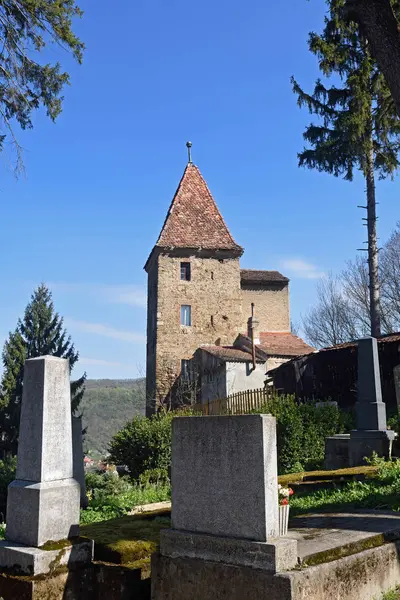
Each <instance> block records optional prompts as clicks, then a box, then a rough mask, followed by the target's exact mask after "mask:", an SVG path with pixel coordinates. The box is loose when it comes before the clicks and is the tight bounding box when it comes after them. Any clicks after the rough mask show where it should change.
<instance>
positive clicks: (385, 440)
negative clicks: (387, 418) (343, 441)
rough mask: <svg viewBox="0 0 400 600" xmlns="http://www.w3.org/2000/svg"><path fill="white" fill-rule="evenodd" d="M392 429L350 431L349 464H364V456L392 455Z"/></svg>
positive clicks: (386, 456) (353, 465) (384, 456)
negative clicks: (374, 454)
mask: <svg viewBox="0 0 400 600" xmlns="http://www.w3.org/2000/svg"><path fill="white" fill-rule="evenodd" d="M394 438H395V433H394V431H390V430H388V431H362V430H361V431H352V432H351V437H350V443H349V465H350V467H356V466H358V465H362V464H365V462H366V461H365V458H371V456H372V454H373V453H374V452H376V454H377V455H378V456H382V457H383V458H386V459H389V458H390V457H391V455H392V445H393V441H394Z"/></svg>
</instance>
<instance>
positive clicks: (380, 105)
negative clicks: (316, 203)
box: [292, 0, 400, 335]
mask: <svg viewBox="0 0 400 600" xmlns="http://www.w3.org/2000/svg"><path fill="white" fill-rule="evenodd" d="M327 5H328V16H327V17H326V19H325V27H324V29H323V31H322V33H321V34H316V33H311V34H310V37H309V49H310V51H311V52H312V53H313V54H314V55H315V56H316V57H317V59H318V63H319V68H320V70H321V72H322V74H323V76H324V80H322V79H318V80H317V82H316V84H315V87H314V90H313V92H312V93H311V94H308V93H306V92H305V91H304V90H303V89H302V88H301V87H300V85H299V84H298V83H297V81H296V80H295V79H294V78H292V85H293V91H294V93H295V94H296V95H297V97H298V104H299V106H306V107H307V108H308V109H309V111H310V113H312V114H315V115H316V116H317V117H318V121H317V123H311V124H310V125H309V126H308V127H307V128H306V130H305V132H304V134H303V135H304V139H305V140H306V142H307V144H308V146H306V147H305V148H304V149H303V151H302V152H300V153H299V155H298V156H299V165H300V166H305V167H308V168H311V169H317V170H318V171H324V172H327V173H330V174H332V175H334V176H335V177H339V176H341V177H344V179H346V180H348V181H352V180H353V177H354V171H355V170H359V171H361V173H362V174H363V176H364V177H365V180H366V187H367V207H366V208H367V220H366V222H367V227H368V261H369V293H370V322H371V332H372V334H373V335H379V333H380V312H381V309H380V297H379V285H378V248H377V236H376V202H375V173H376V174H378V176H379V177H380V178H385V177H387V176H393V174H394V173H395V171H396V170H397V169H398V167H399V150H400V137H399V134H400V120H399V119H398V116H397V113H396V107H395V104H394V102H393V99H392V97H391V94H390V91H389V89H388V87H387V84H386V81H385V79H384V76H383V74H382V73H381V71H380V69H379V68H378V65H377V63H376V62H375V60H374V59H373V57H372V55H371V52H370V49H369V46H368V42H367V41H366V39H365V38H364V37H363V35H362V34H361V33H360V30H359V27H358V25H356V24H355V23H354V22H349V21H347V20H346V19H345V18H344V16H343V8H344V5H345V0H328V1H327ZM329 78H333V80H334V83H333V85H332V84H330V85H328V79H329Z"/></svg>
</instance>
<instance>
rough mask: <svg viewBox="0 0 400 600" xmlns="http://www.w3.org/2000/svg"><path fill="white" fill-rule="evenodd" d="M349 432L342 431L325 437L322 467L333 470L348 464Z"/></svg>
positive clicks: (343, 467)
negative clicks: (342, 432)
mask: <svg viewBox="0 0 400 600" xmlns="http://www.w3.org/2000/svg"><path fill="white" fill-rule="evenodd" d="M349 444H350V434H349V433H344V434H339V435H334V436H332V437H328V438H325V459H324V469H326V470H327V471H333V470H335V469H345V468H346V467H348V466H349Z"/></svg>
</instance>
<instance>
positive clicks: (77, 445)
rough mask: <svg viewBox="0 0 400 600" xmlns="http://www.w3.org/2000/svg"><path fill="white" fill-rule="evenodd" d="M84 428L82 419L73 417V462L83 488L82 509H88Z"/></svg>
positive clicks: (74, 470)
mask: <svg viewBox="0 0 400 600" xmlns="http://www.w3.org/2000/svg"><path fill="white" fill-rule="evenodd" d="M82 431H83V428H82V417H72V462H73V469H72V470H73V475H74V479H76V481H77V482H78V483H79V485H80V488H81V507H82V508H86V507H87V505H88V499H87V496H86V482H85V467H84V464H83V459H84V456H83V433H82Z"/></svg>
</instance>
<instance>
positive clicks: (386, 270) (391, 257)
mask: <svg viewBox="0 0 400 600" xmlns="http://www.w3.org/2000/svg"><path fill="white" fill-rule="evenodd" d="M379 280H380V288H381V322H382V333H385V334H386V333H393V332H395V331H399V330H400V224H399V225H398V226H397V227H396V229H395V230H394V231H393V233H392V235H391V236H390V238H389V240H388V241H387V242H386V244H385V245H384V246H383V248H382V250H381V254H380V269H379ZM369 302H370V297H369V289H368V264H367V262H366V261H365V260H363V259H362V258H361V257H357V258H356V259H355V260H353V261H348V263H347V266H346V268H345V269H344V270H343V271H342V272H341V273H340V274H339V275H338V276H337V277H333V276H332V275H330V276H329V277H327V278H323V279H322V280H321V281H320V282H319V283H318V285H317V303H316V305H315V306H314V307H312V308H311V309H310V310H309V311H308V313H307V314H306V315H305V316H304V317H303V319H302V326H303V330H304V333H305V337H306V338H307V340H308V341H309V342H310V343H311V344H312V345H313V346H315V347H316V348H324V347H328V346H332V345H336V344H341V343H344V342H349V341H351V340H355V339H358V338H361V337H365V336H366V335H368V334H369V325H370V317H369Z"/></svg>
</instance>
